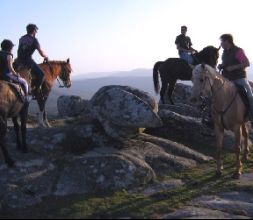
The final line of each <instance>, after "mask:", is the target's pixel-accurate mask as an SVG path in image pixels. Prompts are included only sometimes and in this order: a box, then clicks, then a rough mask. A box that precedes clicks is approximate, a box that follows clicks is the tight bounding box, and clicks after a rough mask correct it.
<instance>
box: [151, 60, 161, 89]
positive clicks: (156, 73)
mask: <svg viewBox="0 0 253 220" xmlns="http://www.w3.org/2000/svg"><path fill="white" fill-rule="evenodd" d="M162 63H163V62H161V61H159V62H157V63H156V64H155V66H154V69H153V81H154V89H155V92H156V94H158V93H159V92H160V83H159V77H158V76H159V71H158V70H159V67H160V66H161V64H162Z"/></svg>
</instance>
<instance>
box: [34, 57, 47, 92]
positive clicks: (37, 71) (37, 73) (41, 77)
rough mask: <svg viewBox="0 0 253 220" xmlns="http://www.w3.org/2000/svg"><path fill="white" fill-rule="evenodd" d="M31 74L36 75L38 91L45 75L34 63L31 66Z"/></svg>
mask: <svg viewBox="0 0 253 220" xmlns="http://www.w3.org/2000/svg"><path fill="white" fill-rule="evenodd" d="M32 72H33V73H35V74H36V76H37V77H38V79H37V80H38V81H37V82H36V85H35V86H36V89H37V90H38V89H40V88H41V86H42V84H43V82H44V79H45V74H44V72H43V70H42V69H41V68H40V66H39V65H38V64H36V63H35V62H34V63H33V65H32Z"/></svg>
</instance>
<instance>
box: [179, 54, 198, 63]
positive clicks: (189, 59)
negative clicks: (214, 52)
mask: <svg viewBox="0 0 253 220" xmlns="http://www.w3.org/2000/svg"><path fill="white" fill-rule="evenodd" d="M179 56H180V58H181V59H183V60H185V61H186V62H187V63H189V64H192V65H193V63H194V60H193V58H192V54H191V53H188V52H181V53H180V54H179Z"/></svg>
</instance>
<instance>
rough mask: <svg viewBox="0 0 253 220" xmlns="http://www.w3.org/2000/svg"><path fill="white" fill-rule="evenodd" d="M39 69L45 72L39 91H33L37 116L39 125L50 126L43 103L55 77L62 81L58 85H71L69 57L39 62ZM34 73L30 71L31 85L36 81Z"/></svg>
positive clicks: (67, 86)
mask: <svg viewBox="0 0 253 220" xmlns="http://www.w3.org/2000/svg"><path fill="white" fill-rule="evenodd" d="M40 67H41V69H42V70H43V72H44V74H45V81H44V83H43V85H42V90H41V93H34V94H33V95H34V96H35V98H36V100H37V102H38V105H39V109H40V113H39V116H38V122H39V125H40V126H43V127H50V124H49V122H48V120H47V114H46V111H45V105H46V102H47V99H48V97H49V94H50V92H51V90H52V87H53V86H54V83H55V81H56V79H57V80H58V82H59V83H60V80H61V81H62V82H63V85H61V86H60V87H66V88H69V87H71V80H70V74H71V72H72V69H71V65H70V61H69V59H67V61H44V62H43V63H41V64H40ZM35 82H36V75H35V74H34V73H32V86H31V87H33V85H35V84H36V83H35Z"/></svg>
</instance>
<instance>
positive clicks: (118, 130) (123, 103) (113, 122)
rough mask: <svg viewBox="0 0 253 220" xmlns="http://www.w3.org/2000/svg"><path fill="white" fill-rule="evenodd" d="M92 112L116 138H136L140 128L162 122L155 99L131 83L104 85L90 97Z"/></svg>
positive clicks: (157, 124) (159, 124) (157, 125)
mask: <svg viewBox="0 0 253 220" xmlns="http://www.w3.org/2000/svg"><path fill="white" fill-rule="evenodd" d="M90 111H91V113H92V116H93V117H94V118H95V119H97V120H98V121H99V122H100V123H101V124H102V126H103V127H104V129H105V132H106V133H107V134H108V135H109V136H111V137H113V138H116V139H119V138H131V137H134V136H136V135H138V133H139V128H146V127H159V126H161V125H162V121H161V119H160V118H159V116H158V115H157V111H158V108H157V104H156V102H155V100H154V99H153V98H152V97H151V96H150V95H148V94H147V93H145V92H142V91H140V90H137V89H134V88H131V87H127V86H106V87H103V88H101V89H100V90H99V91H98V92H97V93H96V94H95V95H94V96H93V98H92V99H91V100H90Z"/></svg>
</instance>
